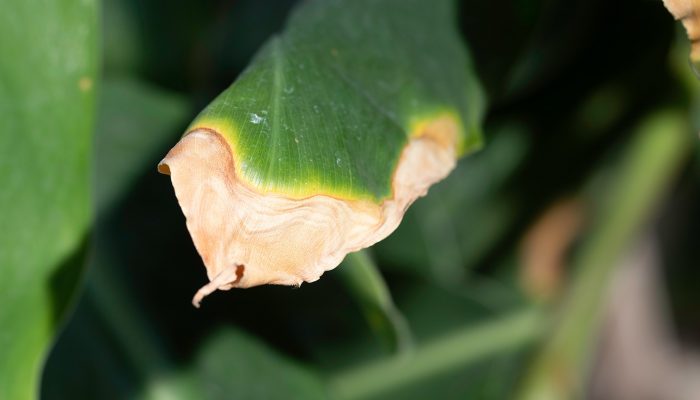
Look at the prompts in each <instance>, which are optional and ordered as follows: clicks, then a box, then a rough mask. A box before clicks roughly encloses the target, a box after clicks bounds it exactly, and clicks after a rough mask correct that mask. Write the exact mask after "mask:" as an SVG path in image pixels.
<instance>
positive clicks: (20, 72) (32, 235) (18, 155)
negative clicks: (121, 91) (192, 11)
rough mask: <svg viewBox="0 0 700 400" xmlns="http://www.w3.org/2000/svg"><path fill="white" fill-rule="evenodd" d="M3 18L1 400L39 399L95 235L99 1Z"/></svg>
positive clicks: (29, 8)
mask: <svg viewBox="0 0 700 400" xmlns="http://www.w3.org/2000/svg"><path fill="white" fill-rule="evenodd" d="M3 9H4V11H3V12H2V14H1V15H0V53H2V54H3V61H1V62H0V149H2V151H3V155H2V157H0V180H1V182H2V187H3V189H2V191H0V209H2V210H3V212H2V213H0V226H2V232H1V233H0V243H1V246H2V248H1V249H0V269H1V270H2V274H3V279H2V280H1V282H0V300H1V301H2V307H1V308H0V326H2V327H3V328H2V331H3V333H2V334H0V398H4V399H29V398H33V397H35V396H36V394H37V388H38V383H37V381H38V377H39V374H40V368H41V364H42V359H43V357H44V353H45V351H46V348H47V346H48V344H49V342H50V341H51V339H52V337H53V335H54V333H55V332H56V329H57V326H58V324H59V323H60V321H61V320H62V319H63V316H64V313H65V311H66V307H67V305H68V303H69V301H70V299H71V298H72V296H73V293H74V291H75V288H76V286H77V283H78V281H79V279H80V275H81V270H82V267H83V261H84V257H85V249H86V247H87V244H88V242H89V236H90V226H89V223H90V218H91V211H90V210H91V205H90V190H89V175H90V172H89V171H90V170H89V167H90V158H91V157H90V151H91V133H92V124H93V118H94V116H93V113H94V100H95V96H94V92H95V87H96V85H97V76H96V72H97V14H96V4H95V2H94V1H91V0H88V1H78V0H68V1H62V2H54V1H42V0H31V1H24V0H19V1H14V0H10V1H9V2H6V3H5V4H3Z"/></svg>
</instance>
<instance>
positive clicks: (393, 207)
mask: <svg viewBox="0 0 700 400" xmlns="http://www.w3.org/2000/svg"><path fill="white" fill-rule="evenodd" d="M421 130H422V132H421V133H419V134H416V135H413V137H412V138H411V139H410V140H409V142H408V144H407V145H406V147H405V148H404V150H403V152H402V154H401V157H400V159H399V163H398V166H397V168H396V170H395V172H394V175H393V179H392V189H393V196H392V197H391V198H390V199H388V200H385V201H382V202H380V203H374V202H368V201H357V200H344V199H340V198H334V197H330V196H325V195H317V196H311V197H308V198H304V199H294V198H287V197H285V196H283V195H279V194H264V193H260V192H259V191H257V190H256V189H255V188H251V187H249V186H248V185H247V184H246V183H245V182H243V181H241V180H240V179H239V178H238V175H237V171H236V169H235V163H234V161H233V159H234V157H235V155H234V154H232V152H231V149H230V146H229V145H228V144H227V143H226V141H225V139H224V138H223V137H222V136H221V135H219V134H217V133H214V132H212V131H208V130H197V131H194V132H191V133H189V134H187V135H186V136H185V137H184V138H182V140H180V142H178V144H177V145H176V146H175V147H174V148H173V149H172V150H171V151H170V152H169V153H168V155H167V156H166V157H165V158H164V159H163V161H162V162H161V164H160V166H159V171H161V172H164V171H167V172H169V173H170V176H171V179H172V183H173V186H174V188H175V194H176V196H177V198H178V201H179V203H180V207H181V208H182V211H183V213H184V214H185V217H186V220H187V228H188V230H189V231H190V234H191V235H192V239H193V241H194V244H195V247H196V248H197V251H198V252H199V254H200V255H201V256H202V259H203V261H204V264H205V266H206V268H207V275H208V276H209V279H210V283H208V284H207V285H205V286H203V287H202V288H201V289H199V291H198V292H197V293H196V295H195V296H194V298H193V301H192V303H193V304H194V306H195V307H198V306H199V304H200V302H201V300H202V299H203V298H204V297H205V296H207V295H209V294H211V293H212V292H214V291H215V290H229V289H231V288H247V287H251V286H257V285H263V284H279V285H288V286H299V285H301V283H302V282H313V281H316V280H318V279H319V277H320V276H321V274H323V272H325V271H327V270H330V269H333V268H335V267H336V266H337V265H338V264H340V262H341V261H342V260H343V258H344V257H345V255H347V254H348V253H350V252H353V251H357V250H360V249H362V248H365V247H368V246H371V245H372V244H374V243H376V242H378V241H379V240H381V239H383V238H385V237H386V236H388V235H389V234H390V233H391V232H393V231H394V230H395V229H396V227H397V226H398V224H399V223H400V221H401V219H402V217H403V215H404V213H405V211H406V210H407V208H408V207H409V206H410V205H411V204H412V203H413V202H414V201H415V200H416V199H417V198H418V197H420V196H423V195H425V194H426V193H427V190H428V188H429V187H430V186H431V185H432V184H434V183H435V182H437V181H439V180H441V179H443V178H444V177H445V176H447V174H448V173H449V172H450V171H451V170H452V169H453V168H454V166H455V164H456V148H457V140H458V135H457V131H458V125H457V123H456V121H455V120H454V119H452V118H449V117H440V118H436V119H435V120H434V121H432V122H431V123H426V124H423V125H421Z"/></svg>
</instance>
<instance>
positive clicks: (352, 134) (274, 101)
mask: <svg viewBox="0 0 700 400" xmlns="http://www.w3.org/2000/svg"><path fill="white" fill-rule="evenodd" d="M454 7H455V4H454V2H453V1H451V0H438V1H430V2H426V1H422V0H383V1H370V0H353V1H347V0H330V1H309V2H305V3H302V4H301V5H300V6H299V7H298V8H297V9H296V11H295V12H294V13H293V14H292V16H291V17H290V19H289V21H288V24H287V28H286V30H285V31H284V32H283V33H282V34H281V35H279V36H277V37H274V38H273V39H271V40H270V41H269V42H268V43H267V44H266V45H265V46H264V47H263V48H262V49H261V50H260V52H259V53H258V55H257V56H256V58H255V59H254V61H253V62H252V64H251V65H250V66H249V67H248V69H247V70H246V71H245V72H244V73H243V74H242V75H241V76H240V77H239V79H238V80H237V81H236V82H235V83H234V84H233V85H232V86H231V87H230V88H228V89H227V90H226V91H224V92H223V93H222V94H221V95H220V96H219V97H218V98H217V99H216V100H214V101H213V102H212V103H211V104H210V105H209V106H208V107H207V108H206V109H205V110H204V111H203V112H202V113H201V114H200V115H199V117H198V118H197V119H196V120H195V121H194V122H193V124H192V126H191V127H190V129H210V130H215V131H217V132H218V133H220V134H222V135H223V136H224V137H225V138H226V139H227V141H228V143H229V145H230V146H231V148H232V151H233V154H234V162H235V166H236V170H237V173H238V174H239V176H240V177H242V178H243V179H244V180H245V181H247V183H248V184H249V185H250V186H252V187H253V188H255V189H256V190H258V191H260V192H262V193H270V192H271V193H277V194H281V195H284V196H287V197H292V198H303V197H308V196H313V195H317V194H328V195H332V196H335V197H340V198H345V199H364V200H371V201H374V202H380V201H381V200H383V199H386V198H389V197H391V194H392V187H391V183H392V181H391V179H392V174H393V172H394V170H395V168H396V165H397V164H398V160H399V157H400V154H401V152H402V150H403V149H404V147H405V145H406V144H407V143H408V140H409V139H410V137H411V136H412V135H415V134H418V133H420V129H421V124H422V123H423V122H425V121H427V120H430V119H432V118H435V117H437V116H442V115H447V116H449V117H451V118H452V119H454V121H455V122H456V123H457V125H458V127H459V130H460V132H459V134H460V138H459V147H460V151H461V152H466V151H468V150H471V149H474V148H475V147H476V146H477V145H478V144H479V143H480V135H479V129H478V125H479V118H480V114H481V111H482V105H483V104H482V103H483V99H482V95H481V91H480V87H479V84H478V83H477V81H476V79H475V77H474V75H473V73H472V72H471V71H472V67H471V62H470V60H469V57H468V55H467V53H466V52H465V47H464V44H463V43H462V41H461V40H460V38H459V35H458V32H457V30H456V24H455V21H454V19H455V18H454V16H455V14H454Z"/></svg>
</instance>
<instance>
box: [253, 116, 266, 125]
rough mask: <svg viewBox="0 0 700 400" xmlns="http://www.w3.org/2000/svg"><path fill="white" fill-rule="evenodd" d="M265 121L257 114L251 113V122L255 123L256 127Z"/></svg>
mask: <svg viewBox="0 0 700 400" xmlns="http://www.w3.org/2000/svg"><path fill="white" fill-rule="evenodd" d="M264 120H265V118H263V117H261V116H259V115H258V114H256V113H251V114H250V122H252V123H254V124H256V125H257V124H259V123H261V122H263V121H264Z"/></svg>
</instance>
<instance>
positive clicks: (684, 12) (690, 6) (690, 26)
mask: <svg viewBox="0 0 700 400" xmlns="http://www.w3.org/2000/svg"><path fill="white" fill-rule="evenodd" d="M663 1H664V5H665V6H666V8H667V9H668V11H670V12H671V14H672V15H673V18H675V19H676V20H678V21H680V22H681V23H682V24H683V27H684V28H685V31H686V33H687V34H688V39H689V40H690V44H691V47H690V60H691V62H692V63H693V65H696V66H697V65H698V64H700V0H663ZM696 69H697V67H696Z"/></svg>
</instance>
